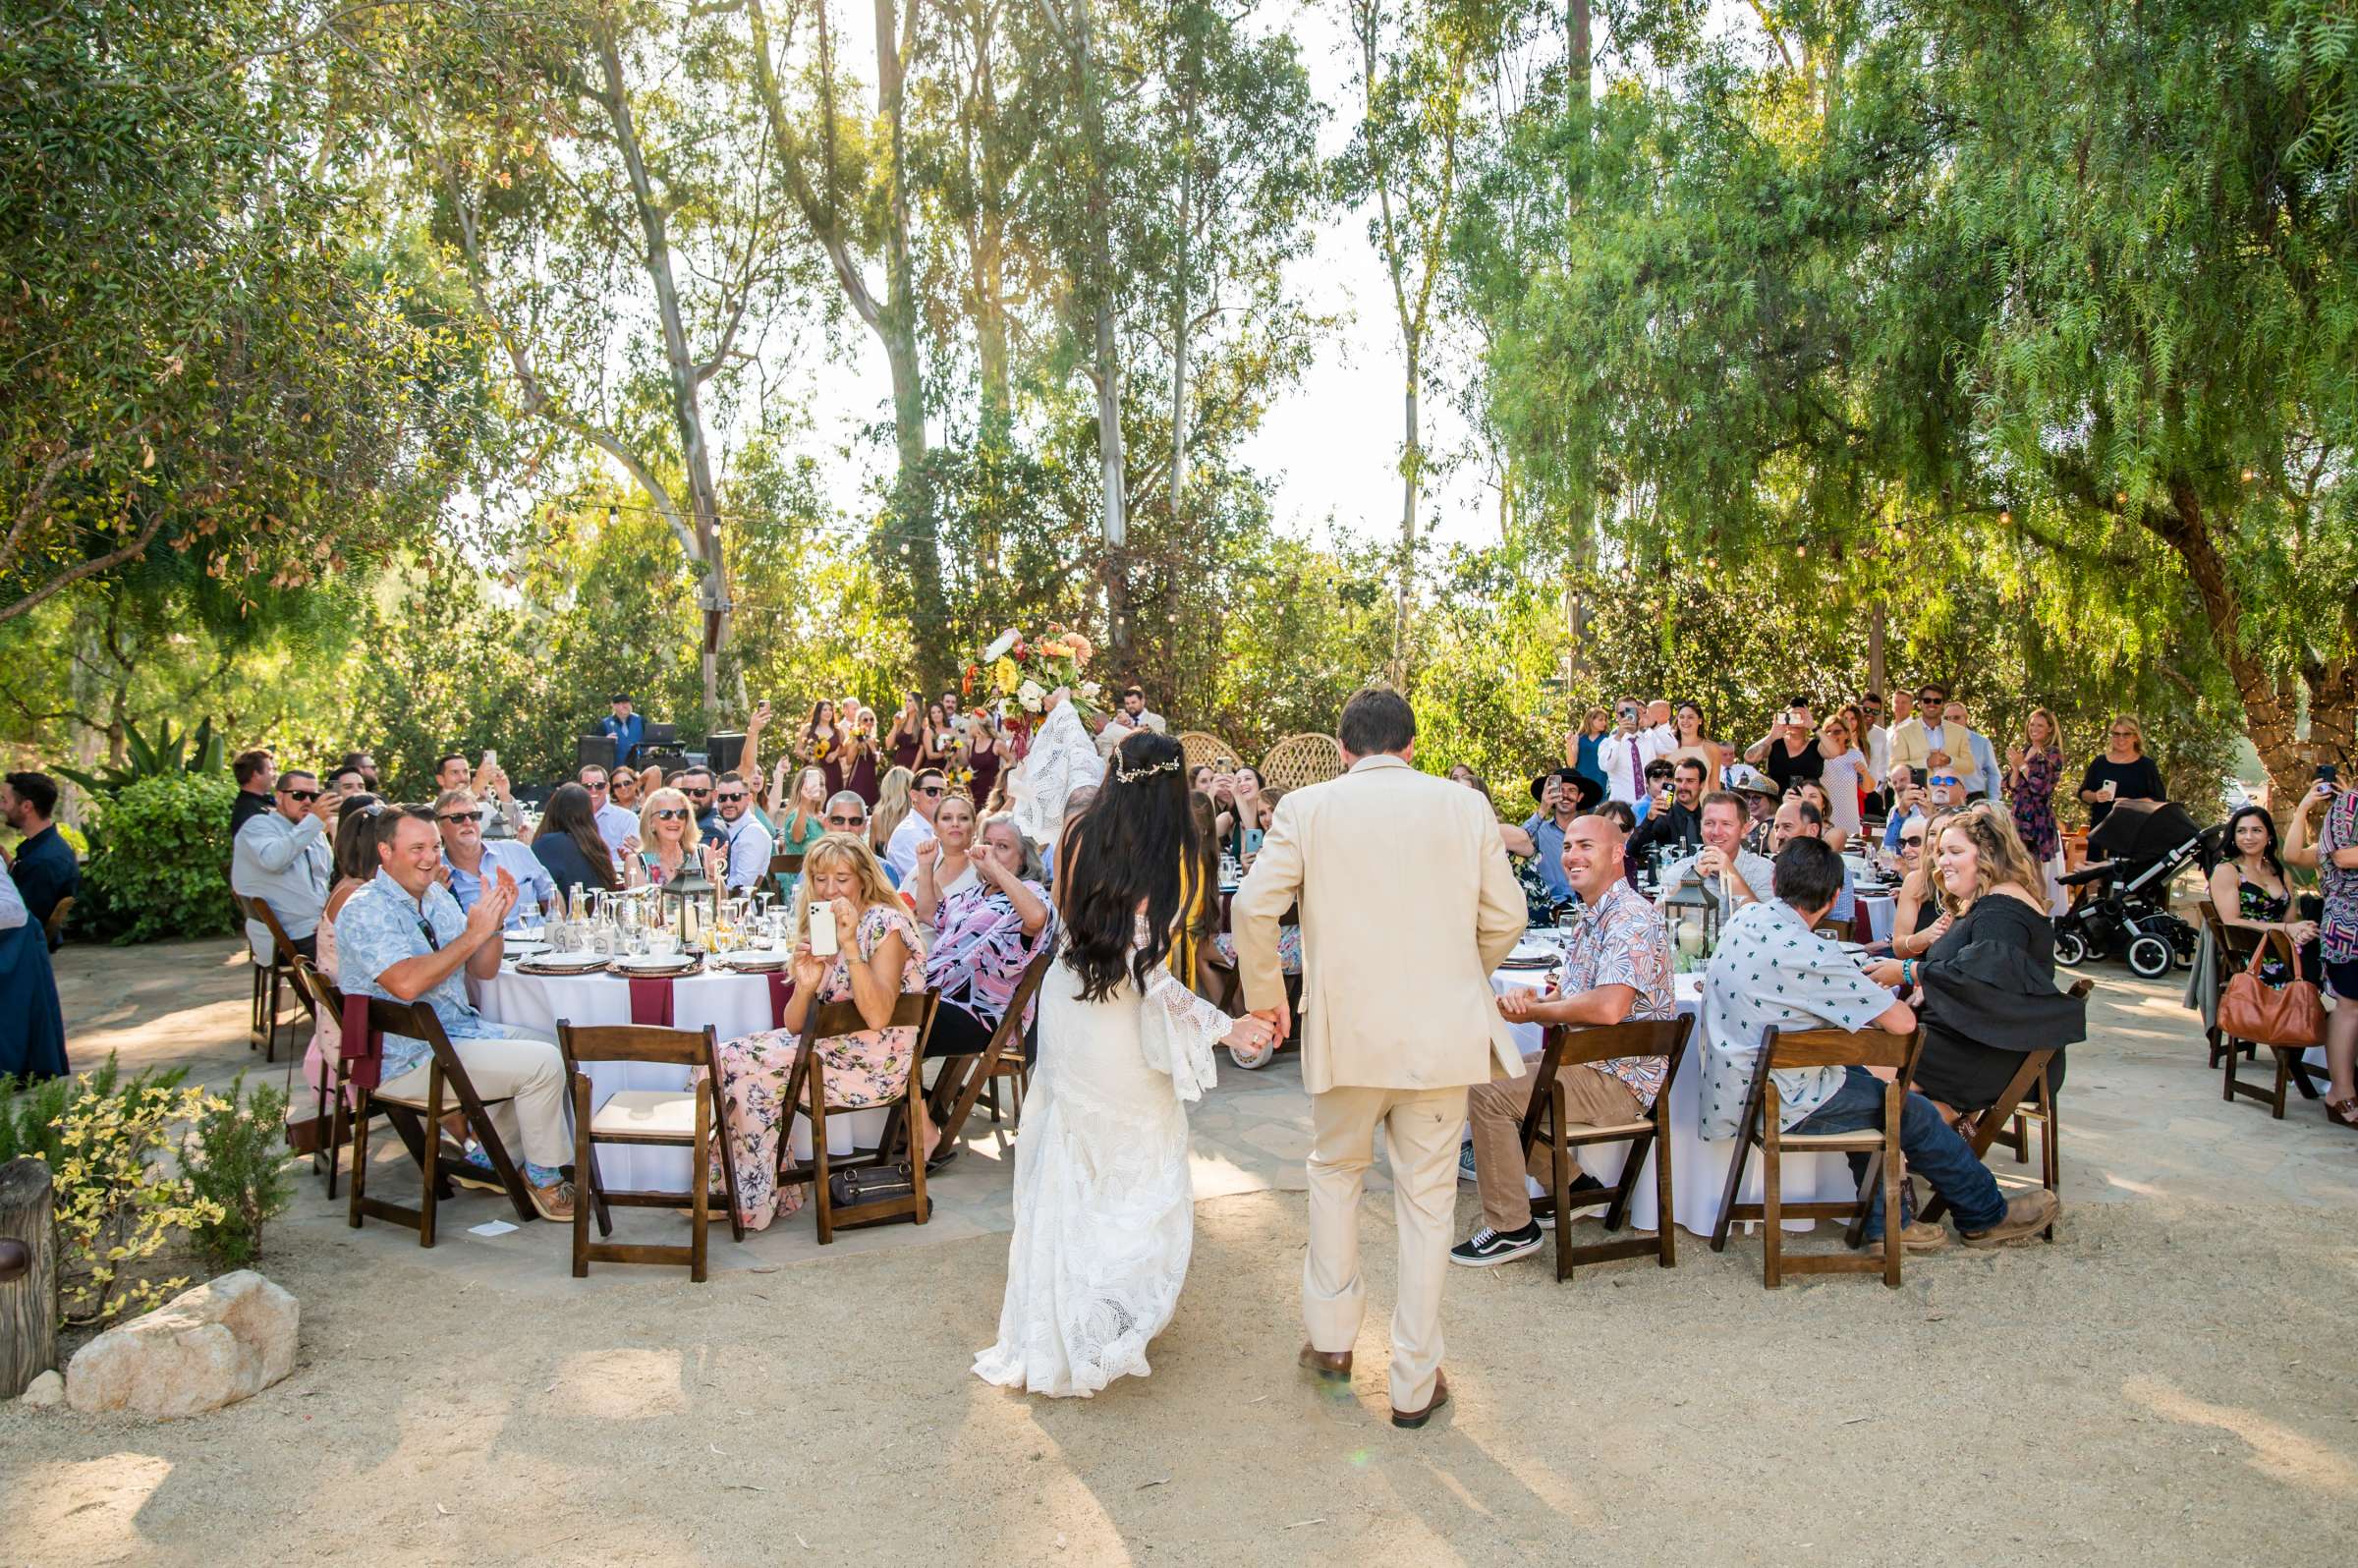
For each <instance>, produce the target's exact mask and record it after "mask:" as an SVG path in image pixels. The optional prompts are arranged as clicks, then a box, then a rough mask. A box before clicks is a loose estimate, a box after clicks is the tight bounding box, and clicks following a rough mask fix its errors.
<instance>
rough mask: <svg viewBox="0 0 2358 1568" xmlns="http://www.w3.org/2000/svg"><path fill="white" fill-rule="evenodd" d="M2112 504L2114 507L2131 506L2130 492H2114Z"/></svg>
mask: <svg viewBox="0 0 2358 1568" xmlns="http://www.w3.org/2000/svg"><path fill="white" fill-rule="evenodd" d="M2112 504H2113V505H2114V506H2127V505H2128V504H2129V492H2128V491H2126V490H2114V491H2113V492H2112Z"/></svg>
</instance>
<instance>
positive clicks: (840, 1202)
mask: <svg viewBox="0 0 2358 1568" xmlns="http://www.w3.org/2000/svg"><path fill="white" fill-rule="evenodd" d="M916 1191H917V1183H916V1181H915V1180H914V1179H912V1178H911V1176H910V1174H909V1167H908V1166H906V1165H861V1166H856V1167H855V1168H853V1169H851V1170H839V1171H835V1172H833V1173H832V1174H830V1175H829V1176H828V1177H827V1202H828V1203H829V1204H833V1205H834V1206H835V1207H837V1208H852V1207H856V1206H858V1205H859V1204H882V1203H889V1202H890V1201H892V1200H893V1199H896V1198H908V1197H910V1196H912V1195H913V1194H915V1193H916Z"/></svg>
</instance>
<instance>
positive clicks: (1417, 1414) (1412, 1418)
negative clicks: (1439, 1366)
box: [1392, 1372, 1449, 1431]
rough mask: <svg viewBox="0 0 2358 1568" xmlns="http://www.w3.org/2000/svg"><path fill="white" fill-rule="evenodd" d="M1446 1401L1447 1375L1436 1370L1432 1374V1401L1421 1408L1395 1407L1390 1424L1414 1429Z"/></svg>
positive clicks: (1447, 1397) (1447, 1393)
mask: <svg viewBox="0 0 2358 1568" xmlns="http://www.w3.org/2000/svg"><path fill="white" fill-rule="evenodd" d="M1447 1403H1449V1375H1448V1373H1446V1372H1434V1373H1433V1374H1432V1403H1431V1404H1429V1405H1427V1406H1426V1407H1425V1408H1424V1409H1423V1410H1397V1409H1395V1410H1394V1411H1393V1412H1392V1425H1393V1426H1395V1427H1404V1428H1408V1429H1409V1430H1411V1431H1414V1430H1415V1429H1416V1428H1419V1427H1422V1426H1424V1425H1425V1424H1426V1423H1427V1422H1429V1421H1431V1420H1432V1416H1433V1412H1435V1411H1437V1410H1439V1409H1440V1408H1441V1407H1442V1406H1443V1405H1446V1404H1447Z"/></svg>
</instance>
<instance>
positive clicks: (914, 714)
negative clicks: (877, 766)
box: [871, 692, 926, 804]
mask: <svg viewBox="0 0 2358 1568" xmlns="http://www.w3.org/2000/svg"><path fill="white" fill-rule="evenodd" d="M925 727H926V718H925V702H924V701H923V700H921V699H920V698H919V697H918V695H917V694H916V693H915V692H911V693H910V694H909V696H908V697H907V699H905V700H903V701H902V703H901V711H900V714H899V716H898V717H896V718H894V719H893V721H892V730H891V733H889V734H888V735H886V736H885V737H884V747H885V750H886V751H889V752H890V753H891V754H892V765H893V766H895V767H905V768H907V769H909V771H910V772H912V773H914V772H916V771H917V748H918V739H919V736H920V733H921V732H922V731H923V730H924V729H925ZM871 804H872V803H871Z"/></svg>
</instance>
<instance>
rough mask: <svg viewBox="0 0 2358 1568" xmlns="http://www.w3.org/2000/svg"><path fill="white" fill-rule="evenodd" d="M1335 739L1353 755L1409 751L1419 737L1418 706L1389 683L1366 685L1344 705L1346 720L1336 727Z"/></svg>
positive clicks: (1344, 717)
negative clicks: (1389, 685) (1415, 707)
mask: <svg viewBox="0 0 2358 1568" xmlns="http://www.w3.org/2000/svg"><path fill="white" fill-rule="evenodd" d="M1334 738H1335V739H1336V740H1338V741H1340V742H1341V743H1342V746H1343V750H1344V751H1346V752H1349V753H1350V754H1351V755H1352V756H1376V755H1377V754H1378V753H1382V752H1405V751H1407V750H1408V745H1409V742H1411V741H1413V740H1415V739H1416V738H1417V713H1416V709H1414V708H1412V707H1410V706H1409V705H1408V699H1407V698H1404V697H1402V696H1401V695H1400V694H1399V693H1398V692H1395V691H1393V690H1392V689H1391V688H1390V687H1388V686H1363V687H1361V688H1360V689H1359V690H1358V691H1356V692H1354V693H1352V694H1351V700H1349V701H1348V702H1345V703H1344V704H1343V720H1342V722H1341V723H1340V724H1337V725H1336V726H1335V732H1334Z"/></svg>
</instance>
